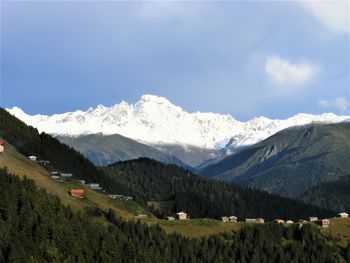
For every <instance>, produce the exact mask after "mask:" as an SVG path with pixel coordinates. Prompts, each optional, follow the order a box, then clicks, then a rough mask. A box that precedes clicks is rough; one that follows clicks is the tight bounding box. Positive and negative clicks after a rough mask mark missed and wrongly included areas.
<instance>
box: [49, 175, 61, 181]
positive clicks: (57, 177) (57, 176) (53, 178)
mask: <svg viewBox="0 0 350 263" xmlns="http://www.w3.org/2000/svg"><path fill="white" fill-rule="evenodd" d="M51 179H52V180H60V179H61V177H60V176H59V175H51Z"/></svg>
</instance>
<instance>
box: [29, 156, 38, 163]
mask: <svg viewBox="0 0 350 263" xmlns="http://www.w3.org/2000/svg"><path fill="white" fill-rule="evenodd" d="M28 159H29V160H31V161H33V162H36V160H37V159H38V157H36V156H35V155H31V156H28Z"/></svg>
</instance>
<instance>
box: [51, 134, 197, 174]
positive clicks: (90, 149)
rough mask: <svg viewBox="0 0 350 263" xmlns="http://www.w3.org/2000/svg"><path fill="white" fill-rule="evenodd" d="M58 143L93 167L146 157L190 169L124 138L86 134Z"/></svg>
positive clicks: (174, 158)
mask: <svg viewBox="0 0 350 263" xmlns="http://www.w3.org/2000/svg"><path fill="white" fill-rule="evenodd" d="M56 139H58V140H59V141H61V142H63V143H65V144H68V145H70V146H72V147H73V148H74V149H76V150H78V151H79V152H81V153H82V154H83V155H84V156H85V157H86V158H88V159H89V160H90V161H91V162H93V163H94V164H95V165H99V166H105V165H109V164H112V163H115V162H118V161H125V160H131V159H137V158H140V157H148V158H152V159H154V160H158V161H161V162H163V163H171V164H176V165H177V166H179V167H184V168H188V169H190V167H189V166H188V165H186V164H185V163H183V162H181V161H180V160H179V159H178V158H176V157H175V156H171V155H168V154H166V153H164V152H162V151H160V150H157V149H156V148H154V147H152V146H149V145H145V144H142V143H139V142H137V141H134V140H132V139H129V138H126V137H124V136H121V135H118V134H113V135H102V134H101V133H99V134H88V135H82V136H77V137H72V136H57V137H56Z"/></svg>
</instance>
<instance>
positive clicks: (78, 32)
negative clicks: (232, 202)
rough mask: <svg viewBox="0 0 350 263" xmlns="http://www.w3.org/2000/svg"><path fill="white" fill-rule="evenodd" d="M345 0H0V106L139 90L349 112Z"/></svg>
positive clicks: (206, 101)
mask: <svg viewBox="0 0 350 263" xmlns="http://www.w3.org/2000/svg"><path fill="white" fill-rule="evenodd" d="M348 11H349V4H348V2H347V1H343V2H334V1H333V2H324V1H323V2H302V1H288V2H277V1H272V2H268V1H245V2H244V1H242V2H239V1H231V2H228V1H226V2H211V1H203V2H200V1H197V2H161V1H158V2H155V1H154V2H147V1H146V2H145V1H140V2H137V1H136V2H135V1H134V2H128V1H124V2H117V1H103V2H102V1H101V2H98V1H85V2H83V1H64V2H55V1H1V106H2V107H13V106H19V107H21V108H22V109H23V110H24V111H26V112H27V113H30V114H36V113H43V114H52V113H59V112H66V111H73V110H77V109H83V110H85V109H87V108H88V107H90V106H92V107H94V106H96V105H98V104H104V105H106V106H111V105H114V104H116V103H118V102H120V101H122V100H125V101H128V102H136V101H137V100H138V99H139V97H140V96H141V95H143V94H146V93H147V94H154V95H159V96H164V97H166V98H168V99H169V100H170V101H172V102H173V103H174V104H177V105H179V106H181V107H182V108H184V109H185V110H186V111H189V112H192V111H197V110H199V111H212V112H219V113H230V114H232V115H233V116H234V117H235V118H237V119H240V120H246V119H248V118H251V117H254V116H261V115H263V116H267V117H270V118H285V117H288V116H291V115H293V114H296V113H299V112H307V113H322V112H335V113H337V114H348V113H349V105H348V101H349V86H350V85H349V36H350V33H349V32H350V30H349V13H348Z"/></svg>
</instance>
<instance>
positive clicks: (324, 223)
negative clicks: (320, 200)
mask: <svg viewBox="0 0 350 263" xmlns="http://www.w3.org/2000/svg"><path fill="white" fill-rule="evenodd" d="M330 224H331V221H330V220H329V219H322V220H320V225H321V226H322V227H323V228H328V227H329V226H330Z"/></svg>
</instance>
